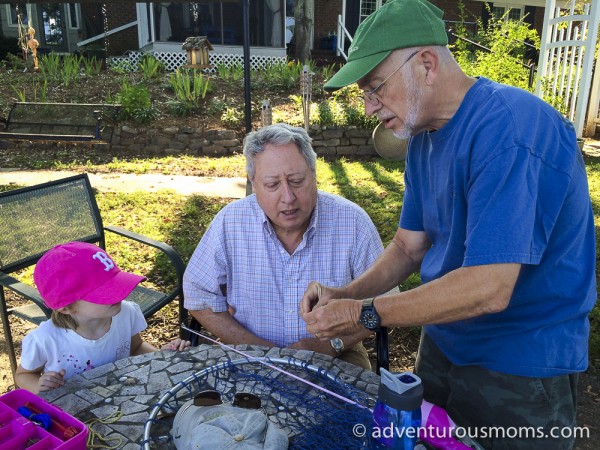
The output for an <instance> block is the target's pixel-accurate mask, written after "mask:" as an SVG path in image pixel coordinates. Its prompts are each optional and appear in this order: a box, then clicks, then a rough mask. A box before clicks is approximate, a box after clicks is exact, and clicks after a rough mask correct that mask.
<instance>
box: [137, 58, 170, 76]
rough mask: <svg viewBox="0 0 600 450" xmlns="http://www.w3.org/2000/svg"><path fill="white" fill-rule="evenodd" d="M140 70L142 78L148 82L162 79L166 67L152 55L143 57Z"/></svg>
mask: <svg viewBox="0 0 600 450" xmlns="http://www.w3.org/2000/svg"><path fill="white" fill-rule="evenodd" d="M139 68H140V70H141V71H142V77H143V78H144V80H147V81H148V80H152V79H154V78H158V77H160V76H161V75H162V74H163V73H164V71H165V65H164V64H163V63H162V62H161V61H159V60H158V59H156V57H155V56H154V55H151V54H145V55H144V56H142V59H141V60H140V64H139Z"/></svg>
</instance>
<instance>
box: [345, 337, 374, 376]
mask: <svg viewBox="0 0 600 450" xmlns="http://www.w3.org/2000/svg"><path fill="white" fill-rule="evenodd" d="M338 358H339V359H341V360H342V361H346V362H348V363H350V364H354V365H355V366H359V367H362V368H363V369H367V370H372V369H371V362H370V361H369V354H368V353H367V349H366V348H365V346H364V345H363V344H362V342H359V343H358V344H355V345H353V346H352V347H350V348H348V349H346V350H344V351H343V352H342V354H341V355H340V356H338Z"/></svg>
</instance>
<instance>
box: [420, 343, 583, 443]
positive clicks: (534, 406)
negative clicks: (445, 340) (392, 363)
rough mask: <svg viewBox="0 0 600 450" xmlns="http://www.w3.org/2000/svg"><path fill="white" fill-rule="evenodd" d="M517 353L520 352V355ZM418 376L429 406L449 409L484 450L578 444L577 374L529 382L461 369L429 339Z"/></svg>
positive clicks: (422, 346)
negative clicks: (576, 420) (576, 432)
mask: <svg viewBox="0 0 600 450" xmlns="http://www.w3.org/2000/svg"><path fill="white" fill-rule="evenodd" d="M515 351H518V349H515ZM415 372H416V373H417V375H419V377H420V378H421V379H422V380H423V386H424V396H425V400H427V401H429V402H431V403H434V404H436V405H439V406H441V407H443V408H444V409H446V411H447V412H448V415H449V416H450V417H451V418H452V419H453V420H454V421H455V422H456V424H457V425H458V426H459V427H463V428H462V429H461V430H460V432H461V433H467V434H468V435H469V436H470V437H472V438H473V439H474V440H475V441H476V442H477V443H479V444H481V446H482V447H483V448H485V449H511V450H518V449H527V450H532V449H544V450H548V449H557V450H558V449H560V450H564V449H570V448H572V447H573V445H574V442H575V437H574V429H573V427H574V426H575V418H576V407H577V380H578V374H571V375H560V376H556V377H548V378H530V377H522V376H516V375H507V374H504V373H499V372H494V371H492V370H488V369H485V368H483V367H479V366H457V365H454V364H452V363H451V362H450V361H449V360H448V358H446V357H445V355H444V354H443V353H442V352H441V351H440V350H439V348H438V347H437V346H436V345H435V343H434V342H433V340H431V338H429V337H428V336H427V334H426V333H424V332H422V333H421V343H420V345H419V353H418V355H417V361H416V364H415Z"/></svg>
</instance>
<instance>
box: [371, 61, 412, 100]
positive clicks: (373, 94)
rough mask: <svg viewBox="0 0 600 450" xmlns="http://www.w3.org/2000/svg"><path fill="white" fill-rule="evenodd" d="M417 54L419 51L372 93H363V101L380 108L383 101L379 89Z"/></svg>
mask: <svg viewBox="0 0 600 450" xmlns="http://www.w3.org/2000/svg"><path fill="white" fill-rule="evenodd" d="M417 53H419V50H417V51H416V52H414V53H412V54H411V55H410V56H409V57H408V58H406V61H404V62H403V63H402V64H401V65H400V67H398V68H397V69H396V70H394V71H393V72H392V73H390V74H389V75H388V76H387V78H386V79H385V80H383V81H382V82H381V83H379V85H378V86H377V87H376V88H375V89H372V90H370V91H363V96H364V97H363V99H364V100H365V101H367V102H369V103H370V104H371V105H373V106H378V105H379V103H380V102H381V99H380V98H379V97H378V96H377V90H378V89H379V88H381V86H383V85H384V84H385V83H386V82H387V81H388V80H389V79H390V78H391V77H392V75H394V74H395V73H396V72H398V71H399V70H400V69H402V68H403V67H404V65H405V64H406V63H407V62H409V61H410V60H411V58H412V57H413V56H415V55H416V54H417Z"/></svg>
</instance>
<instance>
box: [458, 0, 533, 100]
mask: <svg viewBox="0 0 600 450" xmlns="http://www.w3.org/2000/svg"><path fill="white" fill-rule="evenodd" d="M488 8H489V6H488ZM461 9H462V10H464V7H462V5H461ZM504 19H505V18H504V17H499V18H497V17H494V16H491V18H490V20H489V22H488V26H487V27H484V26H483V24H482V23H481V20H480V19H478V26H477V29H478V30H480V31H479V32H478V33H477V34H475V35H472V34H469V33H468V32H467V29H466V26H465V25H464V21H465V17H464V14H463V16H462V21H461V22H460V23H459V24H458V25H457V27H456V31H457V34H458V35H459V36H463V37H467V38H470V39H472V40H474V41H475V42H478V43H479V44H481V45H483V46H485V47H487V48H489V49H490V50H491V51H489V52H487V51H485V50H481V49H477V48H474V47H473V46H472V45H471V44H470V43H468V42H466V41H464V40H461V39H458V40H457V41H456V43H455V44H454V45H453V46H452V50H453V53H454V57H455V58H456V60H457V62H458V64H459V65H460V66H461V68H462V69H463V71H464V72H465V73H466V74H467V75H469V76H484V77H486V78H489V79H491V80H493V81H497V82H499V83H505V84H509V85H511V86H517V87H520V88H522V89H526V90H529V91H531V90H532V88H531V87H530V86H529V68H528V67H526V65H527V64H528V61H526V60H525V55H526V51H527V46H526V45H525V42H526V41H528V42H530V43H531V44H532V45H534V46H535V47H536V48H539V43H540V39H539V36H538V35H537V32H536V30H535V29H531V28H529V25H527V24H526V23H525V22H524V21H523V19H521V20H519V21H515V20H504Z"/></svg>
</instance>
